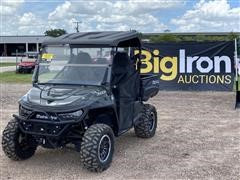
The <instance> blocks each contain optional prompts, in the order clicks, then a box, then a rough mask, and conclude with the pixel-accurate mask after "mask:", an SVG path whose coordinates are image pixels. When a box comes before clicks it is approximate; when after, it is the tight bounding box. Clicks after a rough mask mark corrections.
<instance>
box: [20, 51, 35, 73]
mask: <svg viewBox="0 0 240 180" xmlns="http://www.w3.org/2000/svg"><path fill="white" fill-rule="evenodd" d="M25 55H26V56H25V57H22V58H21V62H19V63H17V69H16V70H17V72H18V73H33V70H34V68H35V65H36V61H37V57H38V52H28V53H25Z"/></svg>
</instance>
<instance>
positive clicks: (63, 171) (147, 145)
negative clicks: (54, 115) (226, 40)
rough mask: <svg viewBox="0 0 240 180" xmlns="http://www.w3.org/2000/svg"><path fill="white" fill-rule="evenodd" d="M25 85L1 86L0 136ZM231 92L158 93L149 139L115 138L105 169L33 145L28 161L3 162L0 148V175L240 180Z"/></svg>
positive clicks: (238, 122) (238, 115) (239, 136)
mask: <svg viewBox="0 0 240 180" xmlns="http://www.w3.org/2000/svg"><path fill="white" fill-rule="evenodd" d="M29 88H30V86H29V85H7V84H1V113H0V114H1V121H0V128H1V135H2V131H3V128H4V127H5V126H6V124H7V122H8V120H9V119H10V118H11V114H12V113H15V112H17V108H18V106H17V100H18V99H19V98H20V97H21V96H22V95H23V94H24V93H26V92H27V90H28V89H29ZM234 98H235V97H234V93H229V92H228V93H226V92H164V91H162V92H160V93H159V94H158V96H157V97H154V98H153V99H152V100H151V101H150V102H151V103H152V104H154V105H155V106H156V107H157V110H158V128H157V132H156V135H155V136H154V137H153V138H151V139H140V138H137V137H136V136H135V135H134V131H133V130H131V131H130V132H128V133H126V134H125V135H123V136H121V137H119V138H117V139H116V144H115V145H116V146H115V154H114V158H113V162H112V164H111V167H110V168H109V169H108V170H107V171H104V172H103V173H91V172H88V171H87V170H85V169H83V166H82V164H81V163H80V155H79V153H77V152H74V151H73V150H70V149H59V150H48V149H43V148H41V147H39V148H38V150H37V152H36V154H35V156H33V157H32V158H31V159H29V160H25V161H21V162H14V161H11V160H9V159H8V158H7V157H6V156H5V155H4V154H3V152H2V148H0V149H1V150H0V170H1V171H0V179H27V180H28V179H105V178H106V179H206V178H207V179H209V178H213V179H240V109H238V110H234Z"/></svg>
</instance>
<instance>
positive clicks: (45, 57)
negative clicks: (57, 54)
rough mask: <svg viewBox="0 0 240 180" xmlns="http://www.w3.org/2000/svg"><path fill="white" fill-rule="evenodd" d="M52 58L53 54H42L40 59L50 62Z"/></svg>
mask: <svg viewBox="0 0 240 180" xmlns="http://www.w3.org/2000/svg"><path fill="white" fill-rule="evenodd" d="M53 58H54V54H51V53H44V54H42V59H43V60H46V61H51V60H52V59H53Z"/></svg>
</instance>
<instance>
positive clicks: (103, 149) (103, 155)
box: [98, 134, 111, 162]
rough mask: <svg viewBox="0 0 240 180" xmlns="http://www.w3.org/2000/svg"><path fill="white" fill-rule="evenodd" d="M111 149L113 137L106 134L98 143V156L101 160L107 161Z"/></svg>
mask: <svg viewBox="0 0 240 180" xmlns="http://www.w3.org/2000/svg"><path fill="white" fill-rule="evenodd" d="M110 151H111V139H110V137H109V135H107V134H105V135H103V136H102V138H101V139H100V142H99V145H98V158H99V160H100V161H101V162H105V161H107V159H108V157H109V154H110Z"/></svg>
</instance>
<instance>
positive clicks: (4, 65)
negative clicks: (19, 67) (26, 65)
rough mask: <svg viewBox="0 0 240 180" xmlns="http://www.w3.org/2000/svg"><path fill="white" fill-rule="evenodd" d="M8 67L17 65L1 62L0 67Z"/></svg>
mask: <svg viewBox="0 0 240 180" xmlns="http://www.w3.org/2000/svg"><path fill="white" fill-rule="evenodd" d="M6 66H16V63H14V62H9V63H6V62H1V63H0V67H6Z"/></svg>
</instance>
